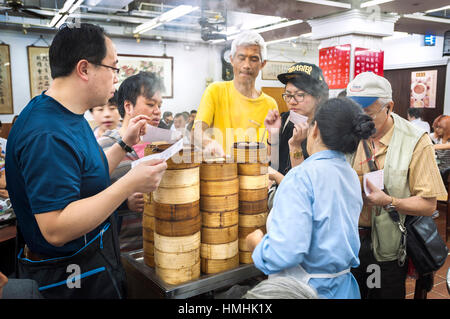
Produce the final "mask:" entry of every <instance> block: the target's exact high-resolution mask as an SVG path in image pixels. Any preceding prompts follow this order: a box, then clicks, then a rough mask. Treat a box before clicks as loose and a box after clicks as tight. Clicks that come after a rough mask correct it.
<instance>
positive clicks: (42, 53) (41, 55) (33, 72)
mask: <svg viewBox="0 0 450 319" xmlns="http://www.w3.org/2000/svg"><path fill="white" fill-rule="evenodd" d="M27 51H28V72H29V76H30V98H33V97H35V96H36V95H40V94H41V93H42V91H44V90H47V89H48V88H49V86H50V83H51V80H52V77H51V72H50V63H49V54H48V51H49V48H48V47H37V46H28V47H27Z"/></svg>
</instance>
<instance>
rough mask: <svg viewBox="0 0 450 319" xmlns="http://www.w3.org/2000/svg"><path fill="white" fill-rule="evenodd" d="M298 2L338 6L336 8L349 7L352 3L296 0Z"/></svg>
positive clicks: (326, 0)
mask: <svg viewBox="0 0 450 319" xmlns="http://www.w3.org/2000/svg"><path fill="white" fill-rule="evenodd" d="M297 1H299V2H308V3H313V4H321V5H324V6H330V7H338V8H345V9H351V8H352V5H351V4H350V3H342V2H337V1H328V0H297Z"/></svg>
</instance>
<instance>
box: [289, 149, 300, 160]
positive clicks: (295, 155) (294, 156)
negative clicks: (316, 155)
mask: <svg viewBox="0 0 450 319" xmlns="http://www.w3.org/2000/svg"><path fill="white" fill-rule="evenodd" d="M289 154H290V155H291V156H292V157H293V158H295V159H300V158H302V155H303V153H302V150H295V151H292V152H289Z"/></svg>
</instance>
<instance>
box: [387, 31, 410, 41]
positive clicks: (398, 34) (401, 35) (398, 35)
mask: <svg viewBox="0 0 450 319" xmlns="http://www.w3.org/2000/svg"><path fill="white" fill-rule="evenodd" d="M406 37H409V33H407V32H398V31H394V34H393V35H391V36H388V37H383V40H398V39H402V38H406Z"/></svg>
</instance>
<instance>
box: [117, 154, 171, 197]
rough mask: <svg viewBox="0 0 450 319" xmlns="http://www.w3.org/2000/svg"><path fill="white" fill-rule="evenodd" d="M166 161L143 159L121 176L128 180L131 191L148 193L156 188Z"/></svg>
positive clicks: (165, 166)
mask: <svg viewBox="0 0 450 319" xmlns="http://www.w3.org/2000/svg"><path fill="white" fill-rule="evenodd" d="M166 168H167V163H166V162H165V161H163V160H162V159H160V160H150V161H145V162H142V163H140V164H139V165H137V166H136V167H134V168H133V169H131V170H130V171H129V172H128V173H127V174H126V175H125V176H124V177H123V178H126V179H127V180H129V184H128V185H130V187H132V188H133V193H136V192H139V193H150V192H153V191H154V190H155V189H157V188H158V186H159V183H160V182H161V178H162V177H163V175H164V172H165V171H166Z"/></svg>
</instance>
